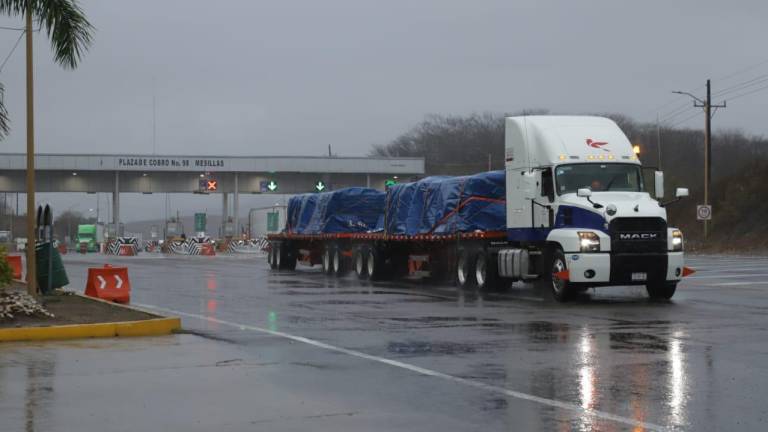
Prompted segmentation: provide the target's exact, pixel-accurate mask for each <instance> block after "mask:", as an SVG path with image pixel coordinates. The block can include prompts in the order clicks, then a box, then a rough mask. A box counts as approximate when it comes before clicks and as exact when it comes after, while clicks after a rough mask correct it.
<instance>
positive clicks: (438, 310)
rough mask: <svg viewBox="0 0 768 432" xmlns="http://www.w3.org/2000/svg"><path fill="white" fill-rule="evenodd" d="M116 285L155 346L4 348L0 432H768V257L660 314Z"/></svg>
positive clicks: (252, 280) (236, 268)
mask: <svg viewBox="0 0 768 432" xmlns="http://www.w3.org/2000/svg"><path fill="white" fill-rule="evenodd" d="M104 262H111V263H113V264H125V265H127V266H128V267H129V272H130V276H131V282H132V285H133V294H132V302H133V303H134V304H142V305H148V306H151V307H156V308H161V309H162V311H163V312H168V311H173V312H172V313H176V314H180V315H181V316H182V319H183V326H184V328H185V333H183V334H179V335H174V336H168V337H160V338H131V339H119V340H85V341H83V340H81V341H69V342H55V343H7V344H2V345H0V418H2V428H0V429H2V430H3V431H6V430H8V431H12V430H26V431H30V430H41V431H42V430H75V429H76V430H82V431H107V430H109V431H112V430H114V431H133V430H167V431H185V432H187V431H211V430H217V431H240V430H270V431H282V430H286V431H287V430H313V431H325V430H327V431H346V430H355V431H357V430H379V431H385V430H414V431H417V430H418V431H424V430H441V431H468V430H478V431H480V430H482V431H495V430H606V431H611V430H634V431H641V430H696V431H701V430H712V431H716V430H766V427H767V425H766V418H767V417H766V416H768V412H767V411H768V403H766V398H767V397H768V346H767V345H766V343H765V341H766V336H768V325H766V324H768V322H767V321H766V312H767V311H768V278H766V276H768V258H766V257H734V256H693V257H689V259H688V264H689V265H691V266H692V267H694V268H697V269H698V272H697V273H696V274H695V275H694V276H692V277H691V278H689V279H687V280H686V281H685V282H684V283H682V284H681V285H680V287H679V288H678V292H677V295H676V296H675V298H674V299H673V301H671V302H659V303H656V302H651V301H649V300H648V299H647V298H646V293H645V290H644V289H641V288H618V289H617V288H605V289H599V290H597V291H592V290H591V291H589V292H588V293H586V294H585V295H583V296H581V297H579V298H578V299H577V300H576V301H574V302H570V303H567V304H558V303H554V302H553V301H551V300H549V298H548V296H547V295H546V294H544V293H540V292H538V291H537V290H535V289H534V288H532V287H530V286H526V285H517V284H516V285H515V286H514V287H513V289H512V290H511V291H509V292H507V293H504V294H483V295H479V294H478V293H473V292H464V293H462V292H459V291H457V290H456V289H455V288H453V287H447V286H426V285H420V284H417V283H410V282H384V283H373V284H371V283H367V282H366V283H361V282H360V281H358V280H357V279H356V278H354V277H353V276H348V277H346V278H343V279H334V278H332V277H326V276H325V275H323V274H321V273H320V272H319V271H318V270H311V269H306V268H300V269H299V270H297V271H295V272H293V271H281V272H270V271H269V270H268V268H267V266H266V262H265V260H264V259H260V258H255V257H252V256H217V257H163V256H155V255H148V254H143V255H141V256H138V257H105V256H97V255H88V256H81V255H68V256H66V259H65V263H66V265H67V270H68V273H69V276H70V280H71V285H70V288H73V289H77V290H80V291H82V289H83V287H84V285H85V284H84V279H85V274H86V268H87V267H89V266H97V265H102V264H103V263H104Z"/></svg>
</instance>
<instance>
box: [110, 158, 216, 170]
mask: <svg viewBox="0 0 768 432" xmlns="http://www.w3.org/2000/svg"><path fill="white" fill-rule="evenodd" d="M225 162H226V160H224V159H217V158H212V159H200V158H167V157H120V158H117V168H126V169H142V168H149V169H152V168H161V169H163V168H165V169H174V168H178V169H182V170H192V171H194V170H201V171H207V170H210V169H216V168H219V169H222V168H227V164H226V163H225Z"/></svg>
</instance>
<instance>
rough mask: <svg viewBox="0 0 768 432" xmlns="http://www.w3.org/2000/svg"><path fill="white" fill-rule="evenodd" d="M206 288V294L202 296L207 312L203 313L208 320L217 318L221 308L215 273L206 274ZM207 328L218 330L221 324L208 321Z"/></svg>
mask: <svg viewBox="0 0 768 432" xmlns="http://www.w3.org/2000/svg"><path fill="white" fill-rule="evenodd" d="M205 288H206V289H205V293H204V295H203V296H201V298H202V299H203V301H204V302H205V310H204V311H203V312H204V314H205V316H206V317H207V318H216V310H217V309H218V307H219V303H218V300H217V298H216V297H217V293H216V290H217V289H218V288H219V283H218V281H217V279H216V273H215V272H212V271H209V272H205ZM206 328H207V329H208V330H218V329H219V323H217V322H216V321H211V320H209V321H206Z"/></svg>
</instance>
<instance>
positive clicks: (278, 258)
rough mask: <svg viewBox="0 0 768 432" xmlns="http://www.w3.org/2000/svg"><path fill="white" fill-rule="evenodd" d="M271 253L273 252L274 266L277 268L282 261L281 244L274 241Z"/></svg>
mask: <svg viewBox="0 0 768 432" xmlns="http://www.w3.org/2000/svg"><path fill="white" fill-rule="evenodd" d="M273 253H274V254H275V268H276V269H279V268H280V267H281V266H282V263H283V260H282V257H283V246H282V245H281V244H280V243H276V244H275V247H274V252H273Z"/></svg>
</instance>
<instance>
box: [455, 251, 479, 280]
mask: <svg viewBox="0 0 768 432" xmlns="http://www.w3.org/2000/svg"><path fill="white" fill-rule="evenodd" d="M473 258H474V257H473V256H472V254H470V252H469V251H468V250H466V249H464V250H460V251H459V255H458V257H457V258H456V273H455V274H456V285H457V286H458V287H459V288H461V289H470V288H474V287H475V285H477V279H475V260H474V259H473Z"/></svg>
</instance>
